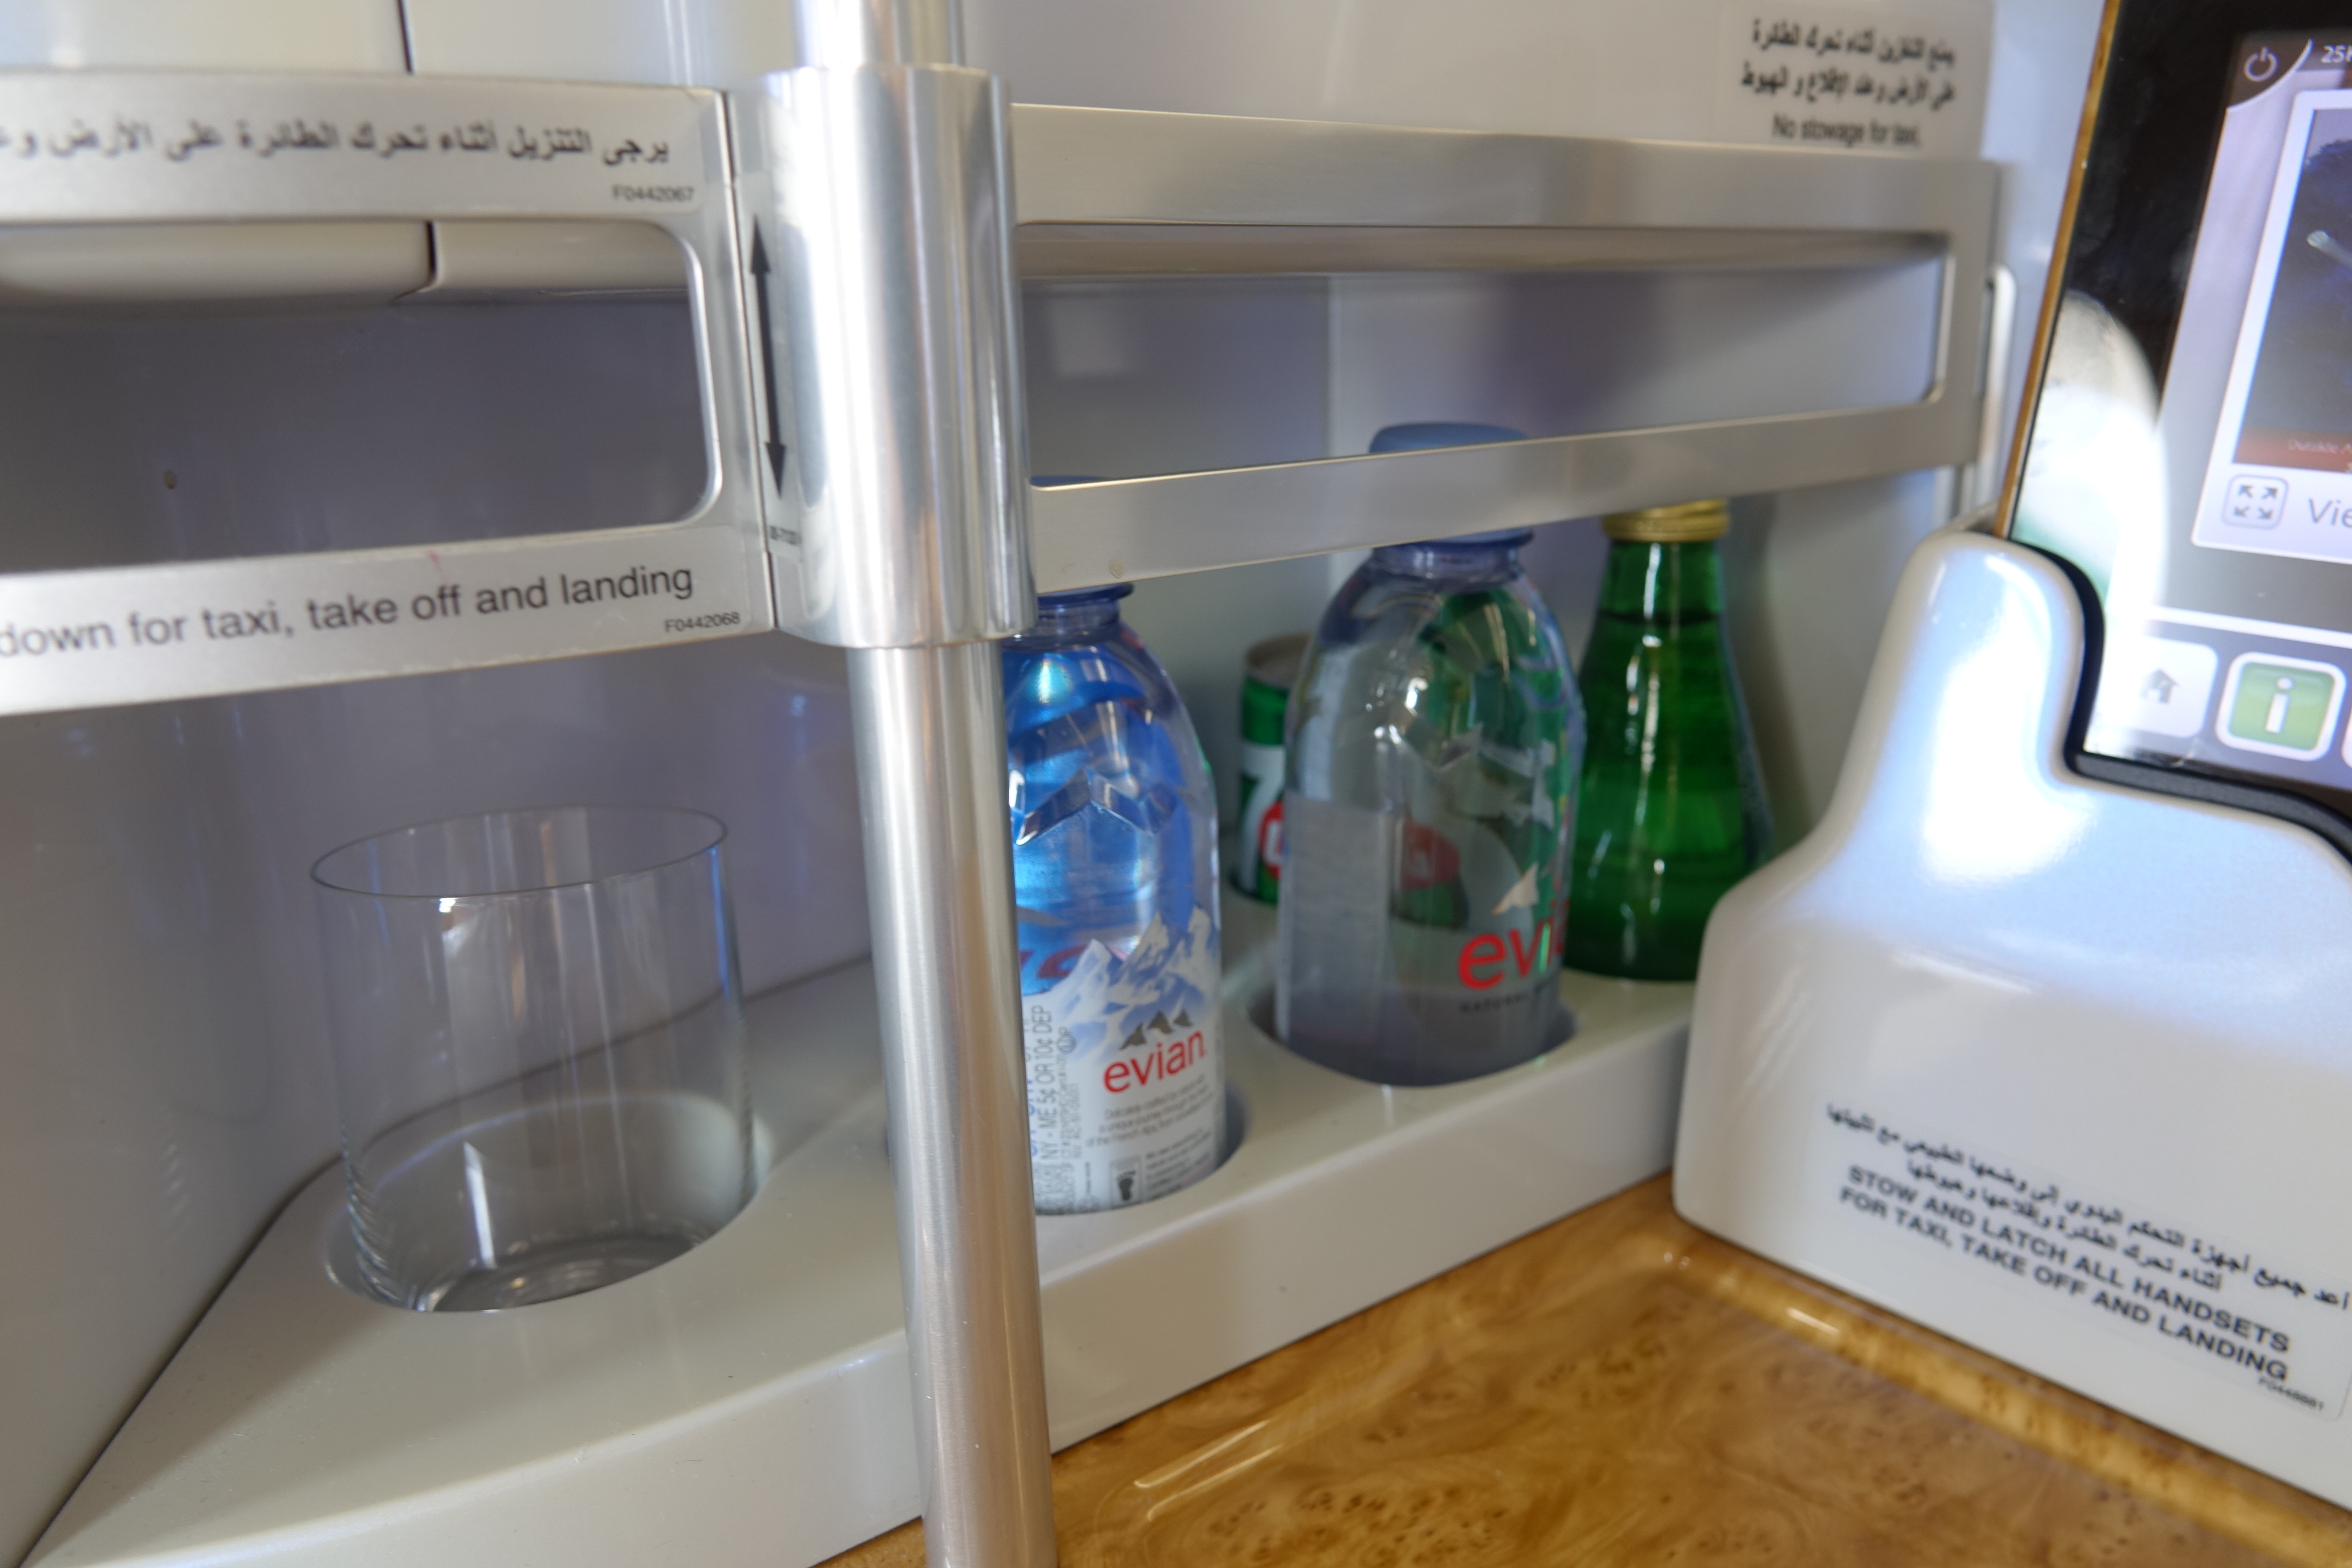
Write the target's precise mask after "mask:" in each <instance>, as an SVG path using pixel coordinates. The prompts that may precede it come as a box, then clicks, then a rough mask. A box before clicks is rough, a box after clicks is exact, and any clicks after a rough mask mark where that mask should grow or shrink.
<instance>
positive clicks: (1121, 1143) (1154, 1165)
mask: <svg viewBox="0 0 2352 1568" xmlns="http://www.w3.org/2000/svg"><path fill="white" fill-rule="evenodd" d="M1219 980H1220V974H1219V965H1218V962H1217V928H1216V924H1215V922H1214V921H1212V920H1211V919H1210V917H1209V913H1208V911H1207V910H1202V909H1195V910H1193V911H1192V921H1191V923H1190V925H1189V926H1188V927H1187V929H1186V930H1185V931H1184V934H1183V936H1182V937H1181V939H1178V938H1174V937H1171V934H1170V932H1169V930H1168V926H1167V922H1166V921H1162V920H1160V918H1159V917H1157V916H1154V917H1153V919H1152V921H1151V924H1150V926H1149V927H1148V928H1146V929H1145V931H1144V933H1143V935H1142V936H1141V937H1140V938H1139V939H1138V940H1137V942H1136V943H1135V946H1134V948H1133V950H1132V951H1131V952H1129V953H1128V954H1127V955H1126V956H1125V957H1124V958H1122V957H1120V956H1119V954H1118V952H1115V951H1114V950H1113V949H1112V948H1111V947H1110V946H1109V945H1108V943H1106V942H1102V941H1100V940H1098V939H1097V940H1095V941H1092V942H1088V943H1087V947H1086V951H1085V952H1084V953H1083V954H1082V955H1081V956H1080V957H1079V958H1078V960H1077V962H1076V964H1075V965H1073V966H1072V968H1071V969H1070V972H1069V973H1067V974H1066V975H1065V976H1063V977H1062V978H1061V979H1060V980H1059V981H1057V982H1056V983H1055V985H1054V987H1053V989H1051V990H1049V991H1046V992H1044V993H1041V994H1037V995H1034V996H1027V997H1024V998H1023V999H1022V1013H1023V1018H1022V1023H1023V1033H1024V1043H1025V1047H1026V1055H1027V1058H1028V1070H1029V1160H1030V1169H1031V1173H1032V1178H1033V1181H1034V1185H1035V1188H1036V1196H1037V1211H1038V1212H1039V1213H1040V1214H1082V1213H1085V1212H1087V1211H1089V1210H1093V1209H1105V1208H1121V1207H1124V1206H1126V1205H1129V1204H1138V1203H1144V1202H1147V1201H1148V1200H1150V1199H1152V1198H1156V1197H1160V1196H1162V1195H1164V1194H1168V1193H1172V1192H1174V1191H1176V1190H1177V1189H1178V1188H1180V1187H1182V1186H1184V1185H1186V1184H1188V1183H1191V1182H1193V1181H1196V1180H1198V1179H1199V1178H1200V1177H1202V1176H1203V1175H1205V1174H1207V1173H1209V1172H1210V1171H1212V1170H1213V1169H1214V1168H1215V1167H1216V1164H1217V1161H1218V1158H1219V1157H1220V1155H1221V1154H1222V1152H1223V1147H1224V1131H1225V1097H1224V1092H1223V1086H1224V1064H1223V1051H1222V1048H1221V1042H1220V1041H1219V1038H1218V1030H1217V1006H1218V985H1219Z"/></svg>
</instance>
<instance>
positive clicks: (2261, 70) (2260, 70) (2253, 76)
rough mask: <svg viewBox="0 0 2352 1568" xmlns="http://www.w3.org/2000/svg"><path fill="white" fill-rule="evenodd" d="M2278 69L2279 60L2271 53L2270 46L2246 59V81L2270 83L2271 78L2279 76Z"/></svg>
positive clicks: (2257, 50) (2258, 50)
mask: <svg viewBox="0 0 2352 1568" xmlns="http://www.w3.org/2000/svg"><path fill="white" fill-rule="evenodd" d="M2278 68H2279V58H2278V57H2277V56H2276V55H2274V54H2273V53H2271V51H2270V48H2269V46H2267V45H2265V46H2264V47H2262V48H2259V49H2256V50H2255V51H2254V52H2253V53H2252V54H2251V55H2248V56H2247V57H2246V79H2247V80H2248V81H2268V80H2270V79H2271V78H2273V77H2274V76H2276V75H2278Z"/></svg>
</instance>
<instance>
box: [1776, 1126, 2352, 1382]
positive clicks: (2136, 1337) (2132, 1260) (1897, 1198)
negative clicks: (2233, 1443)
mask: <svg viewBox="0 0 2352 1568" xmlns="http://www.w3.org/2000/svg"><path fill="white" fill-rule="evenodd" d="M1825 1114H1826V1118H1827V1121H1826V1125H1825V1126H1824V1127H1822V1128H1820V1129H1818V1130H1817V1131H1816V1135H1815V1137H1814V1139H1813V1141H1812V1150H1811V1156H1812V1167H1813V1168H1812V1184H1813V1190H1814V1196H1815V1198H1816V1199H1817V1200H1818V1201H1820V1202H1822V1203H1831V1204H1834V1205H1836V1206H1837V1209H1838V1211H1839V1213H1840V1214H1842V1215H1845V1216H1846V1217H1847V1218H1848V1219H1849V1220H1850V1221H1851V1222H1852V1223H1853V1224H1855V1225H1858V1226H1868V1227H1871V1228H1872V1229H1873V1230H1874V1232H1875V1233H1876V1234H1878V1235H1880V1236H1882V1237H1884V1238H1885V1244H1886V1245H1887V1246H1890V1247H1900V1248H1906V1249H1911V1250H1913V1251H1916V1252H1924V1253H1926V1254H1927V1255H1929V1256H1933V1257H1938V1258H1946V1259H1948V1261H1949V1262H1950V1263H1951V1265H1952V1267H1954V1268H1964V1269H1969V1270H1971V1271H1985V1272H1989V1273H1990V1274H1991V1275H1993V1276H1995V1277H1997V1278H1999V1279H2001V1280H2002V1281H2003V1282H2005V1283H2008V1284H2011V1285H2013V1286H2015V1287H2016V1288H2017V1289H2019V1290H2021V1291H2030V1292H2032V1294H2034V1295H2036V1296H2039V1297H2040V1298H2042V1300H2045V1301H2048V1302H2050V1303H2051V1304H2052V1307H2053V1310H2057V1311H2061V1312H2064V1313H2067V1314H2069V1315H2070V1316H2072V1317H2073V1318H2074V1319H2076V1320H2077V1321H2084V1322H2094V1323H2097V1324H2099V1325H2101V1326H2102V1327H2105V1328H2107V1329H2111V1330H2113V1331H2116V1332H2117V1333H2120V1334H2122V1335H2124V1336H2125V1337H2126V1338H2127V1339H2129V1340H2130V1341H2132V1342H2134V1343H2136V1344H2140V1345H2144V1346H2147V1347H2149V1348H2152V1349H2156V1350H2158V1351H2160V1352H2164V1353H2168V1354H2170V1355H2172V1356H2175V1357H2177V1358H2179V1360H2181V1361H2184V1362H2187V1363H2191V1364H2193V1365H2196V1366H2198V1367H2200V1368H2203V1369H2204V1370H2205V1371H2207V1372H2210V1373H2217V1374H2219V1375H2221V1376H2222V1377H2225V1378H2227V1379H2229V1380H2230V1381H2231V1382H2233V1383H2236V1384H2239V1385H2240V1386H2241V1387H2244V1388H2248V1389H2255V1390H2260V1391H2261V1392H2262V1394H2263V1395H2264V1396H2266V1397H2270V1398H2274V1399H2276V1400H2277V1401H2278V1402H2279V1403H2281V1404H2283V1405H2293V1406H2294V1407H2295V1408H2297V1409H2300V1410H2304V1411H2306V1412H2308V1413H2310V1414H2312V1415H2321V1416H2325V1417H2327V1418H2329V1419H2333V1418H2335V1417H2336V1416H2337V1415H2342V1414H2343V1410H2344V1401H2345V1395H2346V1391H2347V1385H2352V1291H2347V1288H2346V1284H2345V1282H2344V1281H2341V1280H2336V1279H2327V1278H2325V1277H2323V1276H2319V1275H2315V1274H2313V1273H2311V1272H2310V1271H2308V1270H2306V1269H2303V1268H2297V1267H2295V1266H2294V1264H2293V1262H2292V1261H2291V1260H2289V1259H2284V1258H2274V1257H2270V1256H2267V1255H2264V1254H2260V1253H2256V1252H2254V1251H2252V1250H2251V1249H2249V1248H2246V1247H2239V1246H2235V1245H2233V1244H2231V1242H2229V1241H2227V1240H2224V1239H2223V1238H2221V1237H2216V1236H2212V1235H2209V1234H2202V1233H2200V1232H2197V1231H2192V1230H2189V1229H2185V1228H2183V1227H2181V1226H2175V1225H2172V1224H2169V1223H2168V1222H2167V1221H2166V1220H2164V1219H2163V1218H2162V1217H2160V1216H2158V1215H2152V1214H2150V1213H2148V1212H2147V1210H2145V1209H2142V1208H2140V1207H2139V1206H2138V1205H2134V1204H2128V1203H2125V1202H2122V1201H2120V1200H2118V1199H2117V1198H2116V1196H2115V1195H2114V1194H2110V1193H2106V1192H2100V1191H2097V1190H2095V1189H2093V1188H2090V1187H2085V1186H2078V1185H2076V1184H2074V1183H2073V1182H2071V1181H2069V1182H2064V1183H2062V1182H2060V1181H2059V1180H2057V1179H2056V1178H2055V1177H2053V1176H2051V1175H2050V1174H2048V1173H2046V1172H2043V1171H2041V1170H2038V1169H2035V1168H2033V1167H2032V1166H2028V1165H2024V1164H2021V1163H2017V1162H2016V1161H2013V1160H2011V1159H2009V1158H2008V1157H2006V1156H2005V1155H2000V1154H1996V1153H1993V1152H1990V1150H1988V1149H1986V1148H1985V1147H1983V1146H1982V1145H1980V1144H1974V1143H1963V1142H1958V1141H1956V1140H1952V1139H1948V1138H1943V1137H1938V1136H1935V1135H1933V1134H1931V1133H1928V1132H1927V1131H1925V1130H1923V1129H1921V1128H1919V1127H1916V1126H1914V1125H1912V1124H1910V1123H1907V1122H1905V1123H1900V1124H1898V1123H1896V1122H1892V1121H1886V1120H1885V1119H1884V1118H1881V1117H1878V1116H1876V1115H1874V1114H1872V1113H1870V1112H1867V1111H1864V1110H1860V1109H1858V1108H1856V1107H1854V1106H1852V1105H1842V1104H1839V1103H1836V1102H1834V1101H1832V1102H1831V1103H1830V1104H1829V1105H1828V1106H1827V1107H1826V1108H1825Z"/></svg>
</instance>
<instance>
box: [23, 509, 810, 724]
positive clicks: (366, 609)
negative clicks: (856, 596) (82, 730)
mask: <svg viewBox="0 0 2352 1568" xmlns="http://www.w3.org/2000/svg"><path fill="white" fill-rule="evenodd" d="M763 586H764V585H763V584H757V583H755V582H754V581H752V580H751V576H750V574H749V572H748V570H747V564H746V552H745V547H744V542H743V537H742V534H741V532H740V531H739V530H737V529H735V528H733V527H730V526H719V527H692V528H676V529H671V528H663V529H648V530H636V529H631V530H616V531H614V534H613V535H612V536H611V537H609V538H604V539H585V540H583V539H580V538H578V537H576V536H574V537H572V538H567V539H562V540H551V541H538V540H530V539H520V540H502V541H498V542H490V543H485V544H474V545H453V546H446V547H444V548H441V549H437V550H435V549H418V550H402V551H371V552H354V553H350V554H335V553H329V554H320V555H284V556H274V557H266V558H261V559H257V560H241V561H214V562H193V563H183V564H175V565H165V566H138V567H108V568H100V569H98V570H93V571H88V572H41V573H28V574H22V575H17V576H11V577H0V713H24V712H39V711H42V710H55V709H61V708H80V707H96V706H101V705H107V704H117V703H126V702H148V701H155V700H162V699H165V698H178V697H197V696H207V695H213V694H217V693H224V692H233V691H256V690H266V689H269V688H272V687H281V686H301V685H308V684H310V683H312V682H316V681H322V680H340V679H353V678H358V677H366V676H376V675H398V674H407V673H412V672H416V671H423V670H430V669H456V668H467V667H469V666H476V665H488V664H500V663H506V662H509V661H513V660H518V659H526V658H551V657H554V656H557V655H562V654H572V653H593V652H599V651H602V650H604V649H607V648H618V647H642V646H646V645H648V644H656V643H664V642H682V641H688V640H692V639H696V638H701V637H726V636H730V635H732V634H734V633H738V632H744V631H763V630H765V629H767V626H768V613H767V612H768V606H767V604H766V600H765V596H764V595H763V594H762V593H761V591H760V590H761V588H762V587H763Z"/></svg>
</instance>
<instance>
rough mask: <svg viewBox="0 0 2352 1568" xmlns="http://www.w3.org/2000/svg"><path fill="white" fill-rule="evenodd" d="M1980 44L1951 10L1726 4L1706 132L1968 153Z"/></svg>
mask: <svg viewBox="0 0 2352 1568" xmlns="http://www.w3.org/2000/svg"><path fill="white" fill-rule="evenodd" d="M1990 47H1991V39H1990V36H1989V34H1988V32H1987V30H1986V28H1985V26H1983V23H1982V19H1981V18H1980V17H1971V16H1967V15H1964V14H1962V13H1961V12H1959V11H1958V10H1955V9H1953V8H1939V9H1938V8H1928V7H1924V6H1899V5H1865V6H1853V5H1848V6H1838V5H1793V6H1790V5H1748V4H1727V5H1725V6H1724V9H1723V35H1722V47H1721V49H1720V50H1719V52H1718V57H1717V67H1716V68H1717V82H1716V100H1715V133H1716V139H1717V141H1722V142H1755V143H1765V144H1769V145H1771V146H1777V147H1809V148H1813V149H1816V150H1821V151H1827V152H1847V153H1915V154H1924V155H1927V156H1930V157H1938V158H1973V157H1975V156H1976V155H1977V143H1978V142H1979V139H1980V138H1981V136H1982V134H1983V130H1984V97H1985V67H1986V63H1987V58H1988V53H1989V50H1990Z"/></svg>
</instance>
